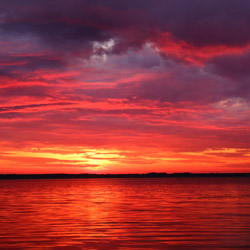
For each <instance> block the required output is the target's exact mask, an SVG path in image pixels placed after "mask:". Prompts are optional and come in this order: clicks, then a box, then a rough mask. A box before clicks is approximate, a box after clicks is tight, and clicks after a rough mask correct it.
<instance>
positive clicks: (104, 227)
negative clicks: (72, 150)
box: [0, 178, 250, 250]
mask: <svg viewBox="0 0 250 250" xmlns="http://www.w3.org/2000/svg"><path fill="white" fill-rule="evenodd" d="M0 188H1V194H0V218H1V219H0V220H1V229H0V249H6V250H7V249H13V250H14V249H70V250H71V249H72V250H74V249H75V250H78V249H89V250H92V249H93V250H97V249H101V250H105V249H126V250H128V249H164V250H165V249H229V248H236V249H241V248H245V249H246V248H250V239H249V235H250V191H249V190H250V183H249V179H248V178H234V179H231V178H167V179H81V180H79V179H72V180H8V181H7V180H4V181H1V182H0Z"/></svg>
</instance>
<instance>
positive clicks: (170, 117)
mask: <svg viewBox="0 0 250 250" xmlns="http://www.w3.org/2000/svg"><path fill="white" fill-rule="evenodd" d="M249 10H250V2H248V1H244V0H237V1H236V0H220V1H218V0H216V1H215V0H204V1H197V0H189V1H186V0H177V1H170V0H158V1H157V4H156V1H153V0H143V1H142V0H134V1H123V0H122V1H117V0H110V1H102V0H91V1H87V0H81V1H80V0H73V1H66V0H60V1H56V0H55V1H49V0H36V1H30V0H22V1H20V0H8V1H0V77H1V85H0V126H1V129H0V138H1V140H0V152H1V153H0V173H146V172H152V171H155V172H167V173H172V172H250V106H249V101H250V85H249V81H250V70H249V63H250V50H249V49H250V32H249V30H250V18H249Z"/></svg>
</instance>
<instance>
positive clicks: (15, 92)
mask: <svg viewBox="0 0 250 250" xmlns="http://www.w3.org/2000/svg"><path fill="white" fill-rule="evenodd" d="M0 96H2V97H13V96H30V97H36V98H42V97H48V96H50V94H49V88H48V87H46V86H43V85H35V86H13V87H4V88H0Z"/></svg>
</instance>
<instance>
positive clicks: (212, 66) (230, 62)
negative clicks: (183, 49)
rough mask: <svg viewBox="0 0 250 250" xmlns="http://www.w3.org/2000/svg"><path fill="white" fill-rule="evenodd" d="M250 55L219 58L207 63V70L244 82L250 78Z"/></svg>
mask: <svg viewBox="0 0 250 250" xmlns="http://www.w3.org/2000/svg"><path fill="white" fill-rule="evenodd" d="M249 64H250V53H245V54H236V55H223V56H217V57H215V58H213V59H211V60H209V61H208V62H207V63H206V69H207V70H208V71H211V72H212V73H215V74H218V75H220V76H224V77H227V78H230V79H232V80H240V81H244V80H247V79H249V77H250V70H249Z"/></svg>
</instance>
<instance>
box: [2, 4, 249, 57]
mask: <svg viewBox="0 0 250 250" xmlns="http://www.w3.org/2000/svg"><path fill="white" fill-rule="evenodd" d="M0 7H1V16H2V18H1V19H2V22H1V26H0V27H1V31H2V33H3V34H5V35H6V34H9V35H10V34H11V35H12V36H14V37H15V36H20V35H31V36H35V37H38V38H39V39H40V42H45V43H46V44H47V45H49V46H52V47H53V48H54V49H57V50H58V49H60V50H61V51H62V52H67V51H68V52H76V51H77V52H78V53H81V55H84V54H88V53H90V50H91V46H92V42H93V41H99V42H103V41H107V40H108V39H111V38H113V39H115V40H116V42H117V44H116V46H115V47H114V51H115V52H117V53H119V52H122V51H126V50H127V49H128V48H132V47H134V48H139V47H141V46H142V45H143V44H145V43H146V42H147V41H151V42H157V41H155V35H156V34H161V33H162V32H163V33H164V32H169V33H171V34H172V35H173V36H174V38H175V39H177V40H184V41H186V42H187V43H189V44H192V45H194V46H198V47H203V46H211V45H213V46H218V45H228V46H243V45H247V44H248V43H249V41H250V32H249V27H250V17H249V11H248V10H249V9H250V3H249V2H248V1H245V0H238V1H236V0H221V1H217V0H210V1H202V2H201V1H198V0H190V1H186V0H177V1H174V2H173V1H170V0H164V1H163V0H159V1H157V4H156V3H155V1H153V0H144V1H141V0H135V1H116V0H111V1H103V0H99V1H87V0H81V1H80V0H74V1H70V2H69V1H66V0H65V1H47V0H45V1H29V0H23V1H17V0H13V1H1V2H0ZM65 50H66V51H65Z"/></svg>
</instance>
